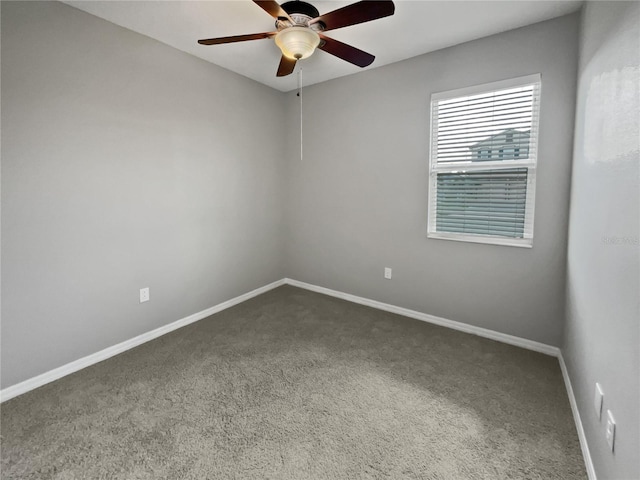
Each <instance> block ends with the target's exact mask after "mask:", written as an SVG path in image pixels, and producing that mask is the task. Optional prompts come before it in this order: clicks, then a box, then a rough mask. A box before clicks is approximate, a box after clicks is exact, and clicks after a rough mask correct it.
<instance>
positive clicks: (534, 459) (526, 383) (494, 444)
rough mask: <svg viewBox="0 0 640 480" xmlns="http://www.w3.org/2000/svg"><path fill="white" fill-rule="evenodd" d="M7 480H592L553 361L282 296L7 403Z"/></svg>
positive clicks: (290, 292) (360, 310)
mask: <svg viewBox="0 0 640 480" xmlns="http://www.w3.org/2000/svg"><path fill="white" fill-rule="evenodd" d="M1 421H2V424H1V428H2V430H1V434H2V443H1V448H2V453H1V456H2V478H5V479H10V478H16V479H17V478H20V479H93V478H96V479H97V478H105V479H106V478H109V479H137V478H145V479H146V478H171V479H174V478H175V479H182V478H184V479H205V478H209V479H214V478H220V479H258V478H260V479H262V478H265V479H266V478H270V479H292V480H293V479H296V480H300V479H360V478H362V479H364V478H370V479H405V478H406V479H483V478H486V479H505V478H509V479H512V478H513V479H516V478H518V479H520V478H526V479H545V480H546V479H563V480H568V479H577V478H586V473H585V469H584V464H583V461H582V457H581V454H580V448H579V444H578V438H577V434H576V430H575V426H574V423H573V419H572V417H571V411H570V408H569V402H568V399H567V395H566V391H565V388H564V385H563V382H562V376H561V373H560V369H559V366H558V361H557V360H556V359H555V358H552V357H548V356H545V355H541V354H537V353H533V352H530V351H526V350H522V349H519V348H516V347H511V346H509V345H504V344H500V343H497V342H493V341H491V340H487V339H483V338H480V337H476V336H472V335H467V334H464V333H460V332H456V331H452V330H448V329H446V328H441V327H436V326H433V325H429V324H427V323H423V322H419V321H417V320H412V319H407V318H404V317H400V316H397V315H393V314H390V313H385V312H380V311H377V310H373V309H370V308H367V307H363V306H360V305H355V304H351V303H348V302H345V301H342V300H338V299H334V298H331V297H327V296H324V295H319V294H316V293H312V292H308V291H304V290H300V289H297V288H293V287H288V286H285V287H281V288H278V289H276V290H273V291H271V292H269V293H266V294H264V295H261V296H259V297H256V298H254V299H252V300H249V301H247V302H245V303H243V304H241V305H238V306H236V307H234V308H231V309H228V310H225V311H224V312H221V313H218V314H216V315H214V316H212V317H210V318H207V319H205V320H202V321H200V322H197V323H195V324H192V325H190V326H187V327H185V328H182V329H180V330H177V331H175V332H173V333H171V334H168V335H165V336H164V337H161V338H159V339H156V340H154V341H152V342H149V343H147V344H145V345H142V346H140V347H138V348H136V349H133V350H130V351H128V352H126V353H123V354H121V355H118V356H117V357H114V358H111V359H109V360H107V361H104V362H102V363H99V364H97V365H95V366H92V367H89V368H86V369H84V370H82V371H80V372H77V373H75V374H73V375H70V376H68V377H65V378H63V379H61V380H58V381H56V382H54V383H51V384H49V385H46V386H44V387H41V388H39V389H37V390H34V391H32V392H30V393H27V394H25V395H22V396H20V397H17V398H15V399H12V400H9V401H8V402H6V403H4V404H2V407H1Z"/></svg>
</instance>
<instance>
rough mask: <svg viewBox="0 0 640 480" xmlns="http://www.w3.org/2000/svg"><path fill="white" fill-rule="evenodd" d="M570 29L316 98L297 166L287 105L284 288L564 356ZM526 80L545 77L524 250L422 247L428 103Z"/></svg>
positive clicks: (319, 88)
mask: <svg viewBox="0 0 640 480" xmlns="http://www.w3.org/2000/svg"><path fill="white" fill-rule="evenodd" d="M577 29H578V16H577V15H571V16H566V17H561V18H558V19H555V20H551V21H547V22H542V23H538V24H535V25H532V26H529V27H525V28H521V29H518V30H512V31H509V32H506V33H502V34H499V35H495V36H492V37H487V38H483V39H480V40H476V41H473V42H469V43H465V44H461V45H458V46H455V47H452V48H447V49H445V50H440V51H437V52H434V53H430V54H426V55H423V56H420V57H416V58H412V59H409V60H406V61H403V62H399V63H396V64H393V65H388V66H385V67H381V68H378V69H375V70H372V71H368V72H364V73H362V74H359V75H353V76H350V77H345V78H340V79H337V80H333V81H330V82H326V83H323V84H320V85H314V86H311V87H309V88H307V89H305V90H304V91H303V134H304V155H303V159H302V160H300V154H299V138H300V137H299V121H300V119H299V113H298V109H299V105H298V101H297V97H296V96H295V93H291V94H288V97H287V98H288V99H289V112H290V117H289V121H290V128H289V130H290V132H291V137H290V148H291V150H290V156H291V157H292V160H291V161H290V163H289V168H288V171H287V172H288V175H289V192H288V195H289V196H288V199H287V202H286V205H287V226H288V228H289V232H288V234H287V237H286V239H287V242H288V243H287V247H286V249H285V251H286V254H287V256H286V259H287V268H286V271H287V274H288V276H290V277H292V278H295V279H297V280H301V281H306V282H309V283H313V284H317V285H321V286H324V287H328V288H332V289H335V290H340V291H344V292H348V293H352V294H355V295H360V296H363V297H368V298H372V299H375V300H378V301H382V302H387V303H391V304H395V305H399V306H402V307H406V308H410V309H413V310H418V311H421V312H425V313H428V314H431V315H436V316H440V317H444V318H448V319H450V320H456V321H460V322H465V323H468V324H472V325H477V326H480V327H484V328H489V329H492V330H497V331H499V332H503V333H507V334H511V335H517V336H520V337H524V338H528V339H531V340H536V341H539V342H544V343H547V344H551V345H559V344H560V341H561V335H562V324H563V317H564V282H565V258H566V230H567V215H568V200H569V183H570V165H571V151H572V150H571V149H572V138H573V116H574V110H575V78H576V71H577V54H578V43H577V42H578V34H577V32H578V30H577ZM533 73H540V74H541V75H542V103H541V119H540V123H541V127H540V142H539V159H538V172H537V187H536V192H537V193H536V206H535V231H534V240H533V248H532V249H525V248H515V247H505V246H495V245H482V244H473V243H463V242H454V241H446V240H438V239H427V238H426V224H427V189H428V162H429V156H428V155H429V142H430V139H429V102H430V96H431V94H432V93H434V92H441V91H446V90H452V89H456V88H461V87H465V86H471V85H477V84H482V83H487V82H492V81H497V80H502V79H508V78H514V77H519V76H523V75H529V74H533ZM384 267H392V268H393V279H392V280H391V281H388V280H384V279H383V268H384Z"/></svg>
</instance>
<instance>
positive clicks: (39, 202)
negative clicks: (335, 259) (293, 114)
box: [1, 2, 284, 387]
mask: <svg viewBox="0 0 640 480" xmlns="http://www.w3.org/2000/svg"><path fill="white" fill-rule="evenodd" d="M282 99H283V97H282V94H281V93H279V92H276V91H274V90H272V89H270V88H268V87H264V86H262V85H260V84H258V83H255V82H253V81H251V80H248V79H246V78H244V77H240V76H238V75H236V74H233V73H230V72H228V71H226V70H224V69H222V68H218V67H216V66H214V65H211V64H209V63H206V62H204V61H201V60H199V59H196V58H194V57H192V56H190V55H187V54H185V53H182V52H179V51H177V50H175V49H173V48H170V47H168V46H165V45H163V44H161V43H158V42H156V41H154V40H151V39H149V38H147V37H144V36H142V35H138V34H136V33H133V32H131V31H128V30H125V29H122V28H120V27H117V26H115V25H113V24H110V23H108V22H105V21H103V20H100V19H98V18H96V17H93V16H91V15H88V14H86V13H84V12H81V11H79V10H76V9H74V8H72V7H69V6H66V5H64V4H60V3H57V2H44V3H31V2H20V3H11V2H2V127H3V128H2V358H1V361H2V387H7V386H10V385H13V384H15V383H17V382H20V381H22V380H25V379H27V378H30V377H32V376H34V375H37V374H40V373H43V372H45V371H48V370H51V369H53V368H55V367H58V366H60V365H63V364H65V363H67V362H70V361H73V360H76V359H78V358H81V357H83V356H85V355H88V354H91V353H94V352H96V351H98V350H101V349H103V348H105V347H109V346H112V345H114V344H116V343H118V342H121V341H123V340H126V339H129V338H132V337H134V336H136V335H138V334H140V333H143V332H147V331H149V330H151V329H153V328H156V327H159V326H162V325H165V324H168V323H170V322H172V321H175V320H178V319H180V318H183V317H185V316H187V315H189V314H192V313H195V312H198V311H201V310H203V309H205V308H207V307H211V306H213V305H216V304H218V303H220V302H222V301H224V300H227V299H229V298H232V297H234V296H237V295H239V294H242V293H245V292H247V291H250V290H252V289H254V288H256V287H259V286H262V285H265V284H267V283H269V282H272V281H274V280H277V279H280V278H282V277H283V276H284V271H283V268H282V264H283V261H282V246H283V239H282V231H283V229H282V225H281V223H282V213H281V212H282V201H283V195H282V194H281V192H282V190H283V184H282V181H283V168H284V163H283V162H282V161H281V160H280V158H281V152H280V150H279V148H278V147H279V145H278V143H277V142H275V141H273V139H274V138H278V137H279V135H280V133H279V132H280V126H281V123H282V121H283V115H284V107H283V101H282ZM147 286H148V287H150V288H151V301H150V302H148V303H145V304H140V303H139V302H138V290H139V289H140V288H141V287H147Z"/></svg>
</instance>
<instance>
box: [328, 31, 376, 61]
mask: <svg viewBox="0 0 640 480" xmlns="http://www.w3.org/2000/svg"><path fill="white" fill-rule="evenodd" d="M320 38H321V39H322V40H324V43H322V42H320V46H319V47H318V48H319V49H320V50H324V51H325V52H327V53H330V54H331V55H335V56H336V57H338V58H341V59H342V60H346V61H347V62H349V63H353V64H354V65H357V66H359V67H366V66H368V65H371V63H373V61H374V60H375V58H376V57H374V56H373V55H371V54H370V53H367V52H363V51H362V50H359V49H357V48H356V47H352V46H351V45H347V44H346V43H342V42H339V41H338V40H336V39H334V38H329V37H327V36H326V35H322V34H320Z"/></svg>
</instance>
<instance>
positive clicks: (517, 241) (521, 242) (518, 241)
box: [427, 232, 533, 248]
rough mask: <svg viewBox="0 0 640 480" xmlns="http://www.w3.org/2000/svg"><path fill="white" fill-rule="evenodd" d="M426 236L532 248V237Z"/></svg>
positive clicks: (431, 234) (439, 234)
mask: <svg viewBox="0 0 640 480" xmlns="http://www.w3.org/2000/svg"><path fill="white" fill-rule="evenodd" d="M427 238H435V239H438V240H453V241H455V242H470V243H484V244H488V245H502V246H505V247H520V248H533V238H499V237H490V236H485V235H465V234H456V233H437V232H429V233H427Z"/></svg>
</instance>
